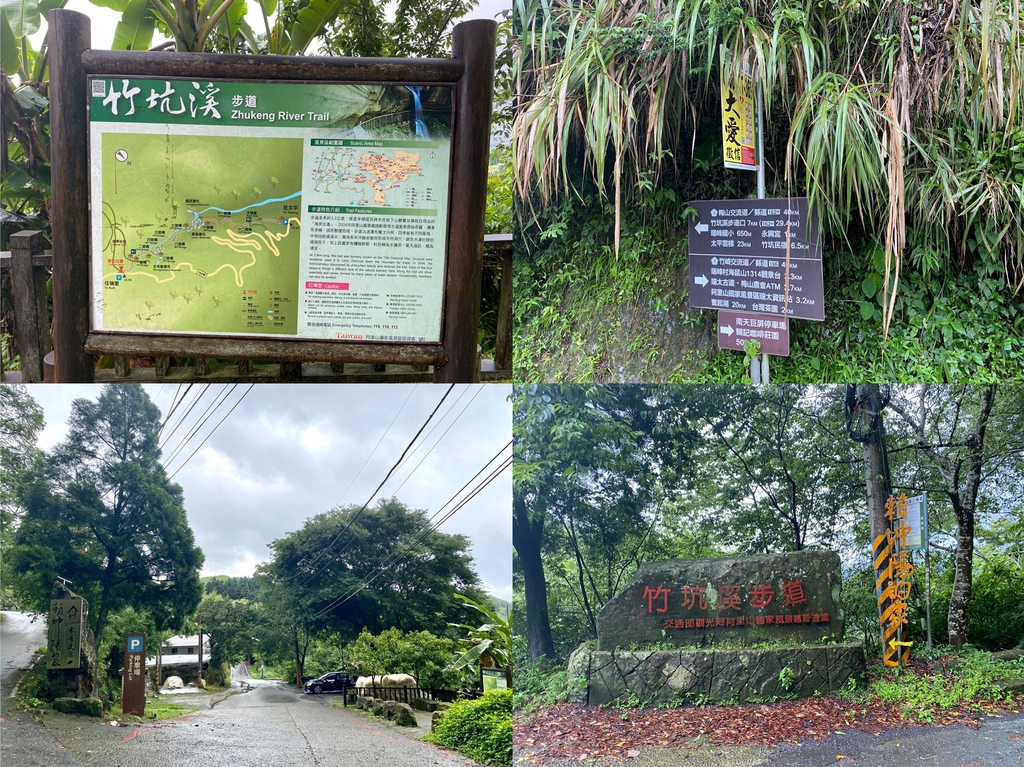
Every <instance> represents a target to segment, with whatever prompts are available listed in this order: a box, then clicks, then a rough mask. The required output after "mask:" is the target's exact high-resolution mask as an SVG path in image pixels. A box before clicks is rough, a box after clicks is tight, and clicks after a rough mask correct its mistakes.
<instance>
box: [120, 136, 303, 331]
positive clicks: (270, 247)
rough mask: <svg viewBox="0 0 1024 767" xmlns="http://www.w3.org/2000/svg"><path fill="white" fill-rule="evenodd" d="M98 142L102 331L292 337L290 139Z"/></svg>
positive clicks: (298, 142) (295, 186) (295, 235)
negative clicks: (100, 191) (99, 148)
mask: <svg viewBox="0 0 1024 767" xmlns="http://www.w3.org/2000/svg"><path fill="white" fill-rule="evenodd" d="M102 142H103V144H102V152H103V156H104V157H107V158H114V162H104V163H103V165H102V174H103V198H102V199H103V204H102V208H103V210H102V220H103V234H102V238H103V239H102V247H103V274H102V284H103V290H102V294H101V295H102V317H103V326H104V327H106V328H119V329H133V330H146V329H153V330H171V331H185V332H189V331H192V332H200V331H202V332H221V333H239V332H241V333H269V334H287V335H295V333H296V328H297V313H298V292H299V287H298V274H299V228H300V226H301V219H300V210H301V189H302V149H303V142H302V139H299V138H242V137H235V136H231V137H226V136H194V135H170V134H164V135H159V134H138V133H104V134H103V136H102Z"/></svg>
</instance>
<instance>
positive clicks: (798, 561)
mask: <svg viewBox="0 0 1024 767" xmlns="http://www.w3.org/2000/svg"><path fill="white" fill-rule="evenodd" d="M840 588H841V578H840V569H839V556H838V555H837V554H835V553H834V552H821V551H798V552H790V553H786V554H777V555H770V556H758V557H743V558H717V559H695V560H670V561H665V562H655V563H650V564H647V565H644V566H642V567H641V568H640V569H639V570H638V571H637V573H636V575H635V576H634V577H633V579H632V580H631V581H630V583H629V584H628V585H627V586H626V588H625V589H623V591H622V592H621V593H620V594H619V595H618V596H616V597H614V598H613V599H612V600H610V601H609V602H608V604H606V605H605V606H604V609H602V610H601V613H600V615H599V616H598V620H597V635H598V638H597V647H596V648H595V647H593V645H592V643H591V644H589V645H584V646H583V647H581V648H579V649H578V650H577V651H576V652H575V653H573V656H572V657H571V658H570V660H569V675H570V677H573V678H578V677H582V678H584V679H586V680H587V686H586V689H584V690H582V691H581V692H580V693H579V695H578V698H577V699H578V700H579V702H584V703H588V704H591V705H599V704H604V703H610V702H613V701H616V700H627V699H629V698H630V697H631V696H635V697H636V698H637V699H638V700H640V701H641V702H642V703H650V704H657V705H663V704H667V703H672V702H678V701H681V700H682V701H685V700H688V699H689V700H702V701H709V702H727V701H735V702H746V701H766V700H771V699H773V698H788V697H806V696H808V695H812V694H814V693H815V692H832V691H836V690H838V689H840V688H842V687H844V686H845V685H847V684H849V680H850V679H854V680H855V683H856V682H857V681H859V680H860V679H861V678H862V676H863V674H864V665H865V661H864V648H863V646H862V645H861V644H860V643H854V644H841V643H840V642H841V640H842V636H843V617H842V609H841V603H840Z"/></svg>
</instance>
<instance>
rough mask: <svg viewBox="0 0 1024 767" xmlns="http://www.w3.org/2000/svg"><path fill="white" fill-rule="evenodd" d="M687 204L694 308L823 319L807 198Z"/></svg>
mask: <svg viewBox="0 0 1024 767" xmlns="http://www.w3.org/2000/svg"><path fill="white" fill-rule="evenodd" d="M690 205H691V206H692V207H693V209H694V210H696V211H697V218H696V219H695V220H693V221H691V222H690V305H691V306H694V307H697V308H703V309H726V310H731V311H739V312H754V313H758V314H769V315H775V316H788V317H797V318H799V319H805V320H818V321H820V320H824V319H825V299H824V296H825V288H824V280H823V276H822V266H821V234H820V231H819V227H818V222H817V217H814V218H811V217H810V216H809V215H808V210H807V198H806V197H791V198H785V197H783V198H780V199H757V200H698V201H694V202H691V203H690ZM787 266H788V271H787ZM787 276H788V279H787Z"/></svg>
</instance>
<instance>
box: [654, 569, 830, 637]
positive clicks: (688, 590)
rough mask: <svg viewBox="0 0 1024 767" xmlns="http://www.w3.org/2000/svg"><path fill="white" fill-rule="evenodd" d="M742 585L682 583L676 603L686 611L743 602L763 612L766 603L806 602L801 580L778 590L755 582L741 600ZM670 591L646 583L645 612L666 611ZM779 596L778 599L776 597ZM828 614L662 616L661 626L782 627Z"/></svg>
mask: <svg viewBox="0 0 1024 767" xmlns="http://www.w3.org/2000/svg"><path fill="white" fill-rule="evenodd" d="M743 591H744V587H743V586H742V585H735V584H729V585H721V586H718V587H717V588H716V587H714V586H711V585H710V584H709V585H708V586H693V585H685V586H683V587H682V588H681V589H679V590H678V594H679V597H681V601H680V602H678V605H679V606H680V607H682V608H683V609H684V610H686V611H688V612H692V611H698V612H699V611H707V610H709V609H712V610H716V611H717V612H719V613H721V612H723V611H725V610H735V611H737V612H739V611H741V610H742V609H743V606H744V603H746V604H747V605H749V606H750V607H751V608H752V609H754V610H761V611H763V610H764V609H765V608H767V607H768V606H769V605H773V604H774V605H776V607H777V608H782V609H784V608H787V607H794V606H796V605H801V604H804V603H806V602H807V595H806V593H805V592H804V584H803V581H802V580H801V579H799V578H794V579H793V580H789V581H782V582H781V584H780V589H779V591H778V592H776V590H775V587H774V586H772V585H771V584H769V583H758V584H756V585H754V586H752V587H750V588H748V589H747V594H746V599H744V594H743ZM672 593H673V591H672V589H670V588H667V587H665V585H664V584H658V586H657V587H654V586H645V587H644V590H643V593H642V595H641V597H640V598H641V600H642V602H643V603H644V604H645V606H646V608H647V613H648V615H653V614H656V613H667V612H668V611H669V597H670V596H671V595H672ZM776 597H778V599H776ZM828 622H829V614H828V613H795V614H785V613H781V612H780V613H776V614H761V615H736V616H721V617H719V616H715V617H712V616H706V617H704V616H701V617H696V616H695V617H692V618H689V617H687V618H665V619H664V622H663V628H665V629H709V628H734V627H741V626H783V625H795V624H804V623H828Z"/></svg>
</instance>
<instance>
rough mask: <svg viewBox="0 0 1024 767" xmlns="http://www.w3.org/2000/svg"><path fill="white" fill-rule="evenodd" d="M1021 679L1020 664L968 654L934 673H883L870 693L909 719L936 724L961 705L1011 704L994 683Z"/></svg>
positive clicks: (976, 652)
mask: <svg viewBox="0 0 1024 767" xmlns="http://www.w3.org/2000/svg"><path fill="white" fill-rule="evenodd" d="M1022 676H1024V669H1022V668H1021V666H1020V664H1019V663H1017V662H1012V663H1010V662H1005V661H996V660H993V659H992V656H991V655H990V654H988V653H986V652H981V651H979V650H967V651H966V652H964V653H963V654H962V655H961V656H959V657H956V656H954V657H952V658H947V659H946V662H945V663H942V664H940V665H938V666H937V671H936V672H934V673H917V672H915V671H914V670H912V669H903V668H898V669H892V670H890V671H886V672H883V673H882V675H880V676H878V677H876V678H875V679H873V680H872V681H871V682H870V684H869V689H870V691H871V692H873V693H874V694H875V695H877V696H878V698H879V699H880V700H882V701H883V702H885V703H893V704H896V705H898V706H900V708H901V710H902V712H903V715H904V716H905V717H906V718H908V719H914V718H916V719H918V720H919V721H922V722H933V721H935V719H936V718H937V717H938V716H939V715H940V714H942V713H944V712H946V711H950V710H952V709H954V708H956V707H957V706H959V705H960V704H962V703H969V704H974V705H977V704H979V703H981V702H984V701H995V702H1000V701H1006V700H1008V699H1009V696H1008V695H1007V694H1006V693H1004V692H1001V691H1000V690H999V688H998V687H997V686H996V685H995V684H994V682H996V681H999V680H1002V679H1012V678H1020V677H1022Z"/></svg>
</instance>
